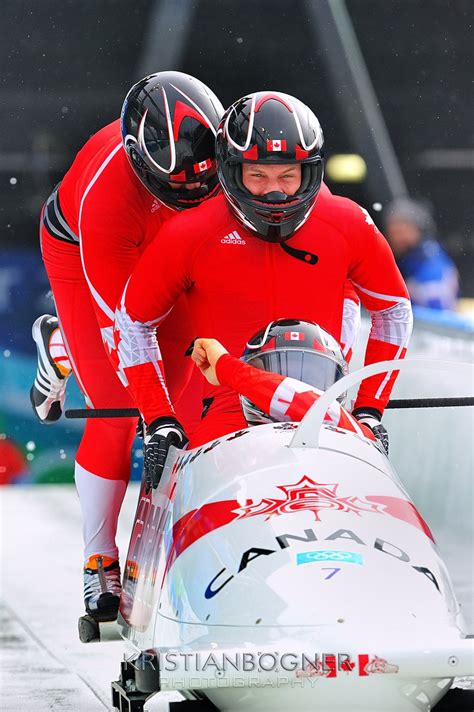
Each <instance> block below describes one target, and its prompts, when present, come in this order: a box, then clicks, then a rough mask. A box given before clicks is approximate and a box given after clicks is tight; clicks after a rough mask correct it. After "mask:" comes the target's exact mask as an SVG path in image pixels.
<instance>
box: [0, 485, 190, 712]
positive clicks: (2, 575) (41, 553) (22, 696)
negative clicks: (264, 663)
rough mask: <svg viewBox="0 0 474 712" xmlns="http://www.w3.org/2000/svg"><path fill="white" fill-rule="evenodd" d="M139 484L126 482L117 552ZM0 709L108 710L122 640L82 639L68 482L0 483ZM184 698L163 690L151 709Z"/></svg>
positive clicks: (75, 528) (75, 525)
mask: <svg viewBox="0 0 474 712" xmlns="http://www.w3.org/2000/svg"><path fill="white" fill-rule="evenodd" d="M137 497H138V488H137V486H136V484H132V485H131V486H130V487H129V490H128V493H127V495H126V498H125V501H124V505H123V508H122V513H121V517H120V525H119V535H118V541H119V546H120V551H121V559H125V556H126V553H127V545H128V536H129V532H130V529H131V526H132V521H133V516H134V513H135V507H136V501H137ZM0 522H1V523H0V561H1V569H0V709H1V710H2V712H20V710H21V712H30V710H31V712H45V711H46V710H69V712H86V711H87V712H100V711H102V712H103V711H104V710H112V709H113V707H112V704H111V692H110V683H111V681H112V680H116V679H117V678H118V676H119V672H120V660H121V659H122V656H123V654H124V653H126V652H127V650H130V649H129V648H127V647H126V644H125V643H124V642H121V641H118V642H111V643H100V644H89V645H84V644H83V643H81V642H80V641H79V638H78V634H77V619H78V617H79V616H80V615H82V613H83V601H82V572H81V568H82V540H81V518H80V511H79V501H78V499H77V496H76V491H75V488H74V487H73V486H70V485H58V486H48V485H45V486H31V487H30V486H19V487H4V488H0ZM179 699H182V698H180V696H179V695H178V694H177V693H176V694H174V693H160V694H159V695H156V696H155V697H154V698H152V700H150V702H149V703H148V704H147V706H146V709H147V711H148V710H149V711H150V712H158V711H159V712H168V702H169V701H172V700H179Z"/></svg>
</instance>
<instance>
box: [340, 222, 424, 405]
mask: <svg viewBox="0 0 474 712" xmlns="http://www.w3.org/2000/svg"><path fill="white" fill-rule="evenodd" d="M359 210H360V215H359V213H358V212H357V214H356V215H355V217H354V225H353V230H354V232H355V237H356V239H354V241H353V245H354V252H353V260H352V264H351V266H350V270H349V277H350V279H351V281H352V283H353V285H354V287H355V289H356V292H357V293H358V295H359V297H360V299H361V301H362V304H363V305H364V307H365V308H366V309H367V311H368V312H369V314H370V318H371V321H372V326H371V330H370V334H369V339H368V342H367V348H366V352H365V360H364V364H365V365H369V364H371V363H376V362H378V361H385V360H392V359H402V358H404V357H405V354H406V349H407V346H408V341H409V339H410V336H411V332H412V328H413V315H412V309H411V303H410V299H409V296H408V291H407V289H406V286H405V283H404V281H403V278H402V276H401V274H400V271H399V269H398V267H397V265H396V263H395V259H394V257H393V254H392V251H391V249H390V247H389V245H388V243H387V241H386V240H385V238H384V236H383V235H382V234H381V233H380V232H379V231H378V229H377V228H376V227H375V225H374V223H373V222H372V220H371V219H370V217H369V215H368V213H367V212H366V211H363V210H362V209H361V208H359ZM396 376H397V372H396V371H391V372H389V373H386V374H381V375H378V376H373V377H372V378H368V379H366V380H365V381H363V382H362V383H361V386H360V388H359V392H358V395H357V400H356V403H355V407H354V411H356V410H357V409H358V408H364V409H365V408H373V409H375V410H376V411H378V413H380V414H382V413H383V411H384V408H385V406H386V405H387V402H388V400H389V397H390V393H391V391H392V388H393V384H394V382H395V378H396Z"/></svg>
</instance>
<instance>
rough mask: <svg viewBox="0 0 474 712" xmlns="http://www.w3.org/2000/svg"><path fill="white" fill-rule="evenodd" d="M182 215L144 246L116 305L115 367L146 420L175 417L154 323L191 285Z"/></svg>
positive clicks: (162, 317)
mask: <svg viewBox="0 0 474 712" xmlns="http://www.w3.org/2000/svg"><path fill="white" fill-rule="evenodd" d="M180 217H181V216H180V215H178V216H177V217H175V218H173V219H171V220H168V222H167V223H166V225H164V226H163V228H162V229H161V230H160V233H159V235H158V236H157V237H156V238H155V239H154V240H153V242H152V243H151V245H150V246H149V247H148V248H147V249H146V250H145V252H144V253H143V255H142V257H141V258H140V260H139V262H138V264H137V266H136V268H135V270H134V271H133V273H132V275H131V276H130V279H129V280H128V282H127V284H126V286H125V290H124V292H123V295H122V297H121V299H120V302H119V304H118V306H117V308H116V311H115V343H116V346H117V350H118V359H119V371H120V373H121V374H122V378H123V381H124V384H125V385H126V386H127V387H128V388H129V389H130V391H131V393H132V395H133V396H134V398H135V400H136V403H137V406H138V408H139V410H140V412H141V413H142V415H143V418H144V420H145V422H146V423H147V424H150V423H152V422H153V421H155V420H156V419H158V418H164V417H175V413H174V409H173V407H172V405H171V402H170V399H169V396H168V392H167V389H166V385H165V380H164V374H163V364H162V358H161V353H160V349H159V346H158V341H157V337H156V329H157V327H159V325H160V323H161V322H162V321H163V320H164V319H165V317H166V316H167V315H168V314H169V312H170V311H171V310H172V308H173V306H174V304H175V303H176V301H177V299H178V297H179V296H180V294H182V292H184V291H185V290H186V289H187V288H188V287H189V286H191V282H190V276H189V275H190V265H191V263H192V257H193V253H192V249H191V248H190V245H189V240H186V235H185V234H181V226H180Z"/></svg>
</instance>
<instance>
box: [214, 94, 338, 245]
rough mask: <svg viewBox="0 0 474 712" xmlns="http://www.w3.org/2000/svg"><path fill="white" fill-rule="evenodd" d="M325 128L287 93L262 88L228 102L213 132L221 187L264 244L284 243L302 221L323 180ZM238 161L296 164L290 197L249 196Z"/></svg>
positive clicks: (240, 216) (240, 164) (246, 223)
mask: <svg viewBox="0 0 474 712" xmlns="http://www.w3.org/2000/svg"><path fill="white" fill-rule="evenodd" d="M323 142H324V139H323V132H322V130H321V126H320V124H319V121H318V119H317V118H316V116H315V115H314V114H313V112H312V111H311V109H309V108H308V107H307V106H306V105H305V104H303V103H302V102H301V101H299V99H295V98H294V97H292V96H289V95H288V94H281V93H280V92H268V91H262V92H257V93H256V94H249V95H248V96H244V97H243V98H242V99H239V100H238V101H236V102H235V103H234V104H232V105H231V106H230V107H229V108H228V109H227V111H226V112H225V114H224V116H223V117H222V121H221V123H220V125H219V130H218V132H217V144H216V156H217V170H218V173H219V179H220V181H221V185H222V189H223V191H224V193H225V195H226V197H227V199H228V200H229V202H230V205H231V207H232V210H233V211H234V213H235V215H236V216H237V218H238V219H239V220H240V222H242V224H243V225H244V226H245V227H247V228H250V229H251V230H253V231H255V232H256V233H257V234H258V237H260V238H262V239H263V240H267V241H268V242H283V241H285V240H287V239H288V238H289V237H291V235H292V234H293V233H294V232H295V231H296V230H298V228H300V227H301V225H303V223H304V222H306V220H307V218H308V216H309V214H310V213H311V211H312V209H313V207H314V204H315V202H316V198H317V197H318V193H319V189H320V187H321V181H322V179H323V153H322V150H323ZM242 163H264V164H277V165H278V164H280V165H281V164H288V163H300V164H301V168H302V172H301V173H302V175H301V185H300V187H299V189H298V191H297V192H296V193H295V194H294V195H291V196H289V195H286V194H285V193H279V192H273V193H268V194H266V195H263V196H255V195H252V194H251V193H250V192H249V191H248V190H247V189H246V188H245V186H244V185H243V183H242Z"/></svg>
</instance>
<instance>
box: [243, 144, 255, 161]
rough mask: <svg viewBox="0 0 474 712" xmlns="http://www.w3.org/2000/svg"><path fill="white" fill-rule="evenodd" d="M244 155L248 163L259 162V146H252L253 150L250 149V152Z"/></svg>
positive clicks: (245, 152)
mask: <svg viewBox="0 0 474 712" xmlns="http://www.w3.org/2000/svg"><path fill="white" fill-rule="evenodd" d="M242 155H243V157H244V158H246V159H247V161H258V148H257V144H255V145H254V146H252V148H249V149H248V151H244V152H243V154H242Z"/></svg>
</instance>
